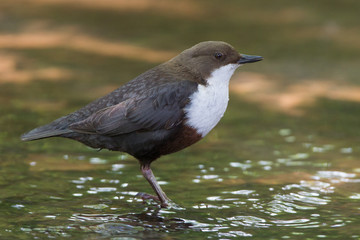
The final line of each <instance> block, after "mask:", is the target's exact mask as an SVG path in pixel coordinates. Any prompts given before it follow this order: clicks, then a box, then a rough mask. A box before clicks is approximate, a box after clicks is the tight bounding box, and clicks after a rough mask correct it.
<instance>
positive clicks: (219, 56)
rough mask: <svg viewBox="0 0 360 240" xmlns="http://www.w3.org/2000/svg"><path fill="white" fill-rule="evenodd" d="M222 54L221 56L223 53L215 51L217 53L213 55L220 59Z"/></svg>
mask: <svg viewBox="0 0 360 240" xmlns="http://www.w3.org/2000/svg"><path fill="white" fill-rule="evenodd" d="M222 56H223V54H222V53H221V52H217V53H215V54H214V57H215V58H216V59H221V58H222Z"/></svg>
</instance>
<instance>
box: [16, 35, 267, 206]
mask: <svg viewBox="0 0 360 240" xmlns="http://www.w3.org/2000/svg"><path fill="white" fill-rule="evenodd" d="M217 53H221V54H222V55H224V56H225V57H226V58H224V59H220V58H221V57H222V56H220V58H219V56H216V54H217ZM244 56H246V55H244ZM244 59H245V57H242V56H241V55H240V54H238V53H237V52H236V51H235V50H234V49H233V47H231V46H230V45H228V44H226V43H223V42H203V43H199V44H197V45H195V46H194V47H192V48H190V49H187V50H185V51H184V52H182V53H181V54H179V55H178V56H176V57H175V58H173V59H171V60H169V61H168V62H165V63H163V64H161V65H159V66H157V67H155V68H153V69H150V70H148V71H146V72H145V73H143V74H141V75H139V76H138V77H136V78H135V79H133V80H132V81H130V82H128V83H127V84H125V85H123V86H121V87H120V88H118V89H116V90H115V91H113V92H111V93H110V94H108V95H106V96H104V97H102V98H100V99H98V100H95V101H94V102H92V103H90V104H88V105H86V106H85V107H83V108H81V109H80V110H78V111H76V112H74V113H71V114H69V115H67V116H64V117H61V118H59V119H57V120H55V121H53V122H51V123H49V124H47V125H45V126H41V127H38V128H36V129H34V130H32V131H30V132H28V133H26V134H24V135H23V136H22V137H21V139H22V140H24V141H29V140H36V139H42V138H48V137H64V138H70V139H74V140H77V141H79V142H82V143H84V144H86V145H88V146H90V147H93V148H101V149H109V150H114V151H121V152H127V153H129V154H131V155H132V156H134V157H135V158H137V159H138V160H139V161H140V164H141V169H142V172H143V174H144V176H145V178H146V179H147V180H148V181H149V183H150V184H151V186H152V187H153V189H154V190H155V192H156V193H157V195H158V198H156V197H153V198H154V199H158V200H160V202H161V204H162V206H167V204H168V201H169V199H168V198H167V197H166V195H165V193H164V192H162V190H161V188H160V187H159V186H158V184H157V183H156V180H155V177H154V176H153V174H152V172H151V169H150V164H151V162H152V161H154V160H155V159H157V158H159V157H160V156H161V155H164V154H169V153H172V152H176V151H179V150H181V149H183V148H185V147H187V146H189V145H191V144H193V143H195V142H197V141H198V140H200V139H201V138H202V136H201V135H200V134H199V133H197V131H196V129H194V128H192V127H190V126H187V125H186V124H185V123H186V120H187V119H186V113H185V111H184V108H185V107H186V106H187V105H188V104H189V102H190V97H191V95H192V94H193V93H194V92H196V91H197V89H198V86H199V85H204V86H206V84H207V82H206V79H207V78H208V77H209V76H210V75H211V73H212V72H213V71H214V70H215V69H217V68H219V67H221V66H224V65H226V64H239V63H240V60H244ZM259 60H261V59H260V58H259V57H258V58H257V59H255V58H253V59H252V61H259ZM247 62H251V60H250V59H248V61H247ZM241 63H243V62H241ZM244 63H245V62H244Z"/></svg>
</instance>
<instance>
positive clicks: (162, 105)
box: [69, 81, 197, 136]
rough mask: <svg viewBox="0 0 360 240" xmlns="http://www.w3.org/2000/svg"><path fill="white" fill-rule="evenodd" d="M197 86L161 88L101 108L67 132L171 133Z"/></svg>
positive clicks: (114, 134)
mask: <svg viewBox="0 0 360 240" xmlns="http://www.w3.org/2000/svg"><path fill="white" fill-rule="evenodd" d="M196 87H197V83H194V82H190V81H182V82H175V83H167V84H163V85H161V86H159V87H157V88H152V89H149V90H148V91H146V92H145V93H144V94H143V95H141V96H137V97H134V98H129V99H127V100H125V101H123V102H121V103H119V104H116V105H114V106H111V107H108V108H104V109H101V110H99V111H98V112H96V113H94V114H92V115H90V116H89V117H88V118H86V119H84V120H83V121H80V122H76V123H73V124H71V125H70V126H69V128H70V129H71V130H73V131H75V132H81V133H88V134H100V135H106V136H116V135H121V134H126V133H130V132H134V131H152V130H158V129H171V128H173V127H175V126H177V125H179V124H180V123H181V122H182V121H183V118H184V112H183V108H184V107H185V105H186V104H187V103H188V101H189V96H190V95H191V93H192V92H194V91H195V90H196Z"/></svg>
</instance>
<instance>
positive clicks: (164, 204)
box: [135, 192, 185, 210]
mask: <svg viewBox="0 0 360 240" xmlns="http://www.w3.org/2000/svg"><path fill="white" fill-rule="evenodd" d="M135 197H139V198H141V199H142V200H143V201H144V202H145V201H147V200H153V201H155V202H156V203H158V204H160V206H161V207H162V208H168V209H175V210H184V209H185V208H182V207H180V206H179V205H177V204H176V203H174V202H173V201H171V200H170V199H169V198H166V200H165V201H164V202H161V201H160V199H159V197H158V196H154V195H151V194H148V193H143V192H139V193H137V194H136V195H135Z"/></svg>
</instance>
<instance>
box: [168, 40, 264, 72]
mask: <svg viewBox="0 0 360 240" xmlns="http://www.w3.org/2000/svg"><path fill="white" fill-rule="evenodd" d="M262 59H263V58H262V57H260V56H250V55H245V54H240V53H238V52H237V51H236V50H235V48H234V47H232V46H231V45H230V44H228V43H225V42H220V41H207V42H201V43H198V44H196V45H195V46H193V47H191V48H189V49H186V50H185V51H183V52H181V53H180V54H179V55H178V56H176V57H174V58H173V59H171V60H170V61H169V62H168V63H172V64H175V65H178V66H182V67H183V68H185V69H186V71H188V72H191V73H192V74H193V75H195V76H198V77H199V78H201V79H207V78H208V77H209V76H210V75H211V73H212V72H213V71H214V70H216V69H219V68H220V67H223V66H225V65H228V64H237V65H241V64H244V63H250V62H257V61H260V60H262Z"/></svg>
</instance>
